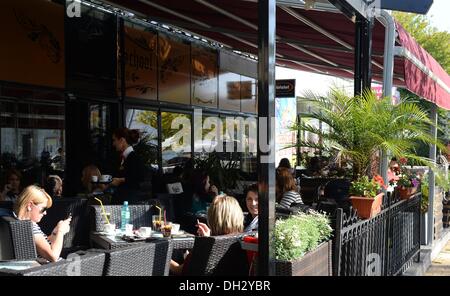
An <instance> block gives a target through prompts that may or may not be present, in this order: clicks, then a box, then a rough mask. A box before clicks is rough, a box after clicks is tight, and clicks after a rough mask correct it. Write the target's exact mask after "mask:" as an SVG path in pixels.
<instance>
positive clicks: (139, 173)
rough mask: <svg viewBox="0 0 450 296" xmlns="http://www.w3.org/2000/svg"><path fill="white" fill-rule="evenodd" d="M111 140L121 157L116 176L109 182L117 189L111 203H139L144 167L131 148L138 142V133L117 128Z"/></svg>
mask: <svg viewBox="0 0 450 296" xmlns="http://www.w3.org/2000/svg"><path fill="white" fill-rule="evenodd" d="M112 140H113V146H114V147H115V148H116V151H117V152H119V153H120V155H121V164H120V168H119V171H118V175H117V176H116V177H115V178H113V179H112V182H111V186H115V187H117V191H116V192H115V195H114V198H113V203H116V204H122V203H123V202H124V201H128V202H129V203H133V202H136V201H139V189H140V183H142V182H143V181H144V176H145V167H144V165H143V162H142V160H141V159H140V158H139V156H138V155H137V154H136V152H135V151H134V149H133V147H132V145H134V144H136V143H137V142H138V141H139V131H138V130H134V129H133V130H130V129H128V128H119V129H117V130H115V131H114V133H113V136H112Z"/></svg>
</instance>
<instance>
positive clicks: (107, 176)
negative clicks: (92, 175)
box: [100, 175, 112, 182]
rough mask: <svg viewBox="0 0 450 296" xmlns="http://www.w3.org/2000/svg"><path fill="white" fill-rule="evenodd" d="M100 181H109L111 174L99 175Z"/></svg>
mask: <svg viewBox="0 0 450 296" xmlns="http://www.w3.org/2000/svg"><path fill="white" fill-rule="evenodd" d="M100 181H101V182H111V181H112V176H111V175H101V176H100Z"/></svg>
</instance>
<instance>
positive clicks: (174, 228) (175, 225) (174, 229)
mask: <svg viewBox="0 0 450 296" xmlns="http://www.w3.org/2000/svg"><path fill="white" fill-rule="evenodd" d="M178 232H180V224H178V223H172V234H177V233H178Z"/></svg>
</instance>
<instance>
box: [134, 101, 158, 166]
mask: <svg viewBox="0 0 450 296" xmlns="http://www.w3.org/2000/svg"><path fill="white" fill-rule="evenodd" d="M126 126H127V128H129V129H137V130H139V132H140V133H141V138H140V140H139V143H137V144H136V145H135V146H134V150H135V151H136V153H137V154H138V155H139V156H140V158H141V159H142V160H143V161H144V163H145V166H146V167H147V168H148V169H150V170H158V113H157V112H156V111H149V110H139V109H128V110H127V111H126Z"/></svg>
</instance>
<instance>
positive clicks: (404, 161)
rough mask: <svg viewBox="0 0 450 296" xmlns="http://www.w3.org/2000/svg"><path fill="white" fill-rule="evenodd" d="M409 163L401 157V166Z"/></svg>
mask: <svg viewBox="0 0 450 296" xmlns="http://www.w3.org/2000/svg"><path fill="white" fill-rule="evenodd" d="M407 162H408V159H407V158H406V157H401V158H400V163H401V164H406V163H407Z"/></svg>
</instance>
